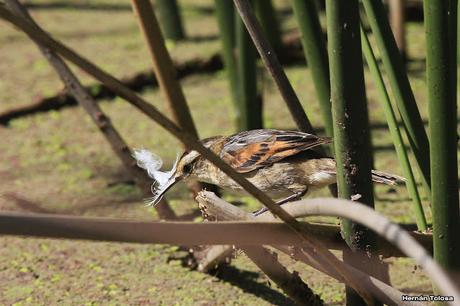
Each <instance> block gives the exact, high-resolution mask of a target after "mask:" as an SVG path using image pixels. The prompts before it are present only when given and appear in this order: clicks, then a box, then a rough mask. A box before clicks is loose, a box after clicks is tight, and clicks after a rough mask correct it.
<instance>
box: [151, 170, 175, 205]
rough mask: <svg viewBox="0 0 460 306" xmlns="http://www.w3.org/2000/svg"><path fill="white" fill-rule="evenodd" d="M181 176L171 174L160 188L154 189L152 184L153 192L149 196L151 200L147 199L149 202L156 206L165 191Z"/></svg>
mask: <svg viewBox="0 0 460 306" xmlns="http://www.w3.org/2000/svg"><path fill="white" fill-rule="evenodd" d="M181 179H182V178H181V177H176V176H175V175H172V176H171V177H170V178H169V179H168V181H167V182H166V183H165V184H163V186H161V188H160V189H155V185H152V193H153V197H152V198H151V201H149V204H151V205H153V206H156V205H157V204H158V203H159V202H160V201H161V199H162V198H163V196H164V195H165V193H166V192H167V191H168V190H169V189H170V188H171V187H172V186H174V184H176V183H177V182H179V181H180V180H181Z"/></svg>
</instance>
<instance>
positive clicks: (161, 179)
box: [133, 149, 179, 205]
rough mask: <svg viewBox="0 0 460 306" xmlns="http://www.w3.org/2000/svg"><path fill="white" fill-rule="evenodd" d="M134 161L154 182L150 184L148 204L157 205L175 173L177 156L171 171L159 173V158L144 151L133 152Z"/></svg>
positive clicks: (160, 162)
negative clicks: (150, 193)
mask: <svg viewBox="0 0 460 306" xmlns="http://www.w3.org/2000/svg"><path fill="white" fill-rule="evenodd" d="M133 157H134V159H135V160H136V161H137V165H138V166H139V167H141V168H142V169H145V170H147V173H148V175H149V176H150V177H151V178H153V179H154V180H155V182H154V183H153V184H152V188H151V189H152V193H153V197H152V198H151V199H149V204H151V205H155V204H157V203H158V202H159V201H160V200H161V198H162V196H159V195H161V194H162V193H163V191H164V189H165V188H167V187H168V183H169V182H170V181H171V179H172V176H173V175H174V173H175V172H176V168H177V163H178V161H179V155H177V157H176V161H175V162H174V165H173V167H172V169H171V170H169V171H160V168H161V166H162V165H163V161H162V160H161V158H160V157H159V156H158V155H156V154H154V153H152V152H150V151H148V150H145V149H139V150H134V153H133Z"/></svg>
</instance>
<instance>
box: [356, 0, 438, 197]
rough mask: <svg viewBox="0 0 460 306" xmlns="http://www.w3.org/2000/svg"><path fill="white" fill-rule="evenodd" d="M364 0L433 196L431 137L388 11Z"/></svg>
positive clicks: (375, 1) (374, 1) (379, 3)
mask: <svg viewBox="0 0 460 306" xmlns="http://www.w3.org/2000/svg"><path fill="white" fill-rule="evenodd" d="M362 3H363V5H364V9H365V11H366V15H367V20H368V22H369V25H370V27H371V29H372V33H373V34H374V35H375V40H376V42H377V46H378V48H379V51H380V55H381V57H382V62H383V65H384V67H385V71H386V72H387V75H388V80H389V83H390V86H391V89H392V92H393V94H394V96H395V102H396V105H397V106H398V111H399V113H400V114H401V118H402V121H403V124H404V128H405V130H406V133H407V136H408V139H409V144H410V146H411V149H412V152H413V153H414V156H415V160H416V162H417V167H418V168H419V170H420V171H421V178H422V183H423V186H424V188H425V192H426V194H427V196H428V198H429V197H430V196H431V187H430V185H431V182H430V149H429V144H428V137H427V134H426V132H425V127H424V125H423V121H422V117H421V116H420V112H419V110H418V107H417V103H416V101H415V97H414V93H413V92H412V88H411V86H410V83H409V79H408V77H407V73H406V71H405V66H404V62H403V60H402V57H401V54H400V52H399V49H398V46H397V44H396V41H395V38H394V36H393V33H392V31H391V27H390V24H389V21H388V18H387V12H386V10H385V7H384V6H383V3H382V1H380V0H362Z"/></svg>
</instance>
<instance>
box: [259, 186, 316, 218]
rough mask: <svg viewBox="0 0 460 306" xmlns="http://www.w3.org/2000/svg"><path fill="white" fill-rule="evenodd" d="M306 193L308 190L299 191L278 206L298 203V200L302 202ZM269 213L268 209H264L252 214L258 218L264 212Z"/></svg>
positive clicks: (279, 202)
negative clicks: (293, 202)
mask: <svg viewBox="0 0 460 306" xmlns="http://www.w3.org/2000/svg"><path fill="white" fill-rule="evenodd" d="M305 193H307V190H305V191H299V192H296V193H293V194H291V195H290V196H288V197H286V198H284V199H281V200H279V201H277V202H276V204H278V205H283V204H286V203H288V202H292V201H296V200H300V199H302V197H303V196H304V195H305ZM266 211H268V208H267V207H262V208H261V209H259V210H256V211H254V212H253V213H252V215H253V216H255V217H257V216H258V215H260V214H263V213H264V212H266Z"/></svg>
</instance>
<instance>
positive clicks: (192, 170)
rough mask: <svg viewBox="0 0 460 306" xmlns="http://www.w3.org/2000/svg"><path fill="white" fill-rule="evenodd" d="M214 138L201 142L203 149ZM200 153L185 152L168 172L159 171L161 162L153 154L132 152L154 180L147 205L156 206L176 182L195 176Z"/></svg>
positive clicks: (141, 151)
mask: <svg viewBox="0 0 460 306" xmlns="http://www.w3.org/2000/svg"><path fill="white" fill-rule="evenodd" d="M215 139H216V138H212V139H211V138H209V139H205V140H203V141H202V143H203V145H204V146H205V147H208V148H209V147H210V146H211V145H212V144H213V143H214V140H215ZM200 156H201V155H200V153H198V152H197V151H194V150H191V151H186V152H184V153H183V154H182V156H180V157H178V158H177V159H176V161H175V163H174V165H173V167H172V169H171V170H169V171H166V172H165V171H160V169H161V166H162V165H163V161H162V160H161V158H160V157H159V156H157V155H155V154H154V153H152V152H150V151H148V150H144V149H140V150H134V153H133V157H134V159H136V161H137V165H138V166H139V167H141V168H143V169H145V170H147V173H148V175H149V176H150V177H151V178H153V179H154V180H155V182H154V183H153V185H152V193H153V197H152V198H150V199H149V201H148V203H149V205H154V206H155V205H156V204H158V202H160V200H161V199H162V198H163V195H164V194H165V193H166V192H167V191H168V190H169V189H170V188H171V187H172V186H174V185H175V184H176V183H177V182H179V181H181V180H184V179H187V178H188V177H190V176H193V175H195V174H196V172H197V170H199V169H197V167H196V166H197V164H198V163H197V162H198V161H199V160H200V158H199V157H200Z"/></svg>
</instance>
